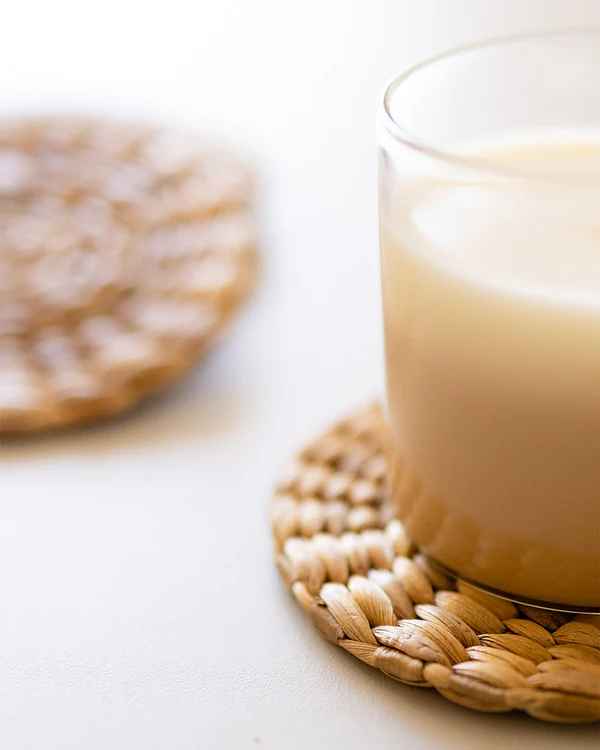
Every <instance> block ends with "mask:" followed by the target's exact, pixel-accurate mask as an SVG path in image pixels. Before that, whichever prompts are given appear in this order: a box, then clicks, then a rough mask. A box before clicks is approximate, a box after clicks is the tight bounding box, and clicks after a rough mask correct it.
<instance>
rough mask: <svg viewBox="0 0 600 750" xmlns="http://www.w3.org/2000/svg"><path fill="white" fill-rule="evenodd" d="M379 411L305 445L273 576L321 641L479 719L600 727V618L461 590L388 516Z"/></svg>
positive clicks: (282, 510) (282, 520) (276, 521)
mask: <svg viewBox="0 0 600 750" xmlns="http://www.w3.org/2000/svg"><path fill="white" fill-rule="evenodd" d="M386 443H387V430H386V424H385V422H384V419H383V416H382V412H381V410H380V409H379V407H377V406H373V407H371V408H368V409H365V410H363V411H360V412H358V413H356V414H354V415H353V416H351V417H350V418H348V419H345V420H343V421H341V422H338V423H337V424H335V425H334V426H333V427H332V428H331V429H329V430H328V431H327V432H326V433H325V434H323V435H321V436H320V437H319V438H317V439H316V440H314V441H313V442H311V443H310V444H309V445H307V446H306V447H305V448H304V449H303V450H302V451H301V452H300V453H299V455H298V456H297V457H296V459H295V460H294V462H293V464H292V466H291V467H290V469H289V471H288V472H287V473H286V475H285V476H284V477H283V479H282V480H281V482H280V483H279V485H278V486H277V489H276V493H275V496H274V499H273V504H272V530H273V537H274V542H275V554H276V560H277V566H278V568H279V570H280V572H281V575H282V577H283V579H284V581H285V583H286V585H287V586H288V587H289V588H290V589H291V591H292V594H293V596H294V598H295V599H296V601H297V602H298V604H299V605H300V606H301V607H302V609H303V610H304V611H305V612H306V613H307V614H308V615H309V616H310V617H311V618H312V620H313V622H314V624H315V625H316V627H317V628H318V630H319V631H320V632H321V634H322V635H323V637H324V638H326V639H327V640H328V641H330V642H331V643H333V644H336V645H338V646H340V647H341V648H343V649H344V650H345V651H347V652H348V653H349V654H351V655H352V656H355V657H356V658H357V659H360V660H361V661H362V662H364V663H366V664H368V665H369V666H371V667H375V668H376V669H379V670H380V671H382V672H383V673H384V674H386V675H387V676H388V677H391V678H392V679H394V680H396V681H398V682H402V683H406V684H407V685H413V686H416V687H433V688H435V689H436V690H437V691H438V692H439V693H441V695H443V696H444V697H445V698H447V699H448V700H450V701H453V702H455V703H458V704H459V705H461V706H465V707H467V708H471V709H475V710H478V711H490V712H504V711H511V710H513V709H519V710H522V711H525V712H527V713H528V714H530V715H531V716H534V717H536V718H538V719H543V720H546V721H554V722H563V723H578V722H592V721H598V720H600V618H596V619H594V617H593V616H591V615H578V616H576V617H572V616H569V615H565V614H562V613H560V614H558V613H554V612H549V611H546V610H542V609H535V608H530V607H525V606H519V607H517V606H515V605H513V604H511V603H510V602H508V601H506V600H503V599H499V598H496V597H493V596H491V595H489V594H486V593H483V592H481V591H479V590H478V589H475V588H473V587H472V586H470V585H469V584H467V583H465V582H463V581H460V580H458V581H454V580H451V579H450V578H448V577H447V576H446V575H445V574H443V573H441V572H439V571H438V570H437V569H436V568H434V567H432V566H431V564H430V563H429V562H428V560H427V558H426V557H424V556H423V555H422V554H419V552H418V551H417V550H416V549H415V547H414V546H413V545H412V544H411V542H410V540H409V539H408V537H407V535H406V532H405V530H404V527H403V526H402V524H401V523H400V522H399V521H398V520H395V519H394V518H393V517H392V511H391V508H390V503H389V499H388V488H387V477H386V461H385V449H386Z"/></svg>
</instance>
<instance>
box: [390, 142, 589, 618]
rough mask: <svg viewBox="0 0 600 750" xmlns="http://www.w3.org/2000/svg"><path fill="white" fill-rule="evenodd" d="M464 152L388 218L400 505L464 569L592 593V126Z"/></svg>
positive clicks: (542, 595) (564, 593)
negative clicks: (460, 173) (463, 166)
mask: <svg viewBox="0 0 600 750" xmlns="http://www.w3.org/2000/svg"><path fill="white" fill-rule="evenodd" d="M465 155H467V156H468V157H475V158H476V159H479V160H484V161H486V162H489V164H491V165H493V167H492V168H490V169H489V172H486V171H482V172H478V171H475V170H473V171H472V172H469V170H467V171H466V176H464V177H461V179H460V180H458V181H457V180H445V179H443V178H436V177H433V176H431V177H428V176H420V177H419V178H418V179H414V180H412V181H411V179H410V176H409V177H408V178H406V179H404V180H403V181H402V174H401V167H400V168H399V175H400V176H399V178H398V179H399V180H400V181H401V184H399V185H398V186H397V189H392V190H390V201H391V203H390V204H389V206H388V209H387V210H386V211H384V212H383V215H382V225H381V247H382V280H383V282H382V283H383V295H384V313H385V338H386V358H387V378H388V403H389V411H390V418H391V421H392V425H393V428H394V434H395V441H396V446H395V455H396V469H397V472H396V479H395V482H394V488H395V499H396V503H397V507H398V512H399V515H400V516H401V517H402V518H403V519H404V521H405V523H406V525H407V527H408V531H409V533H410V535H411V536H412V538H413V539H414V540H415V541H416V542H417V543H418V544H419V545H420V546H421V547H422V548H423V549H424V550H425V551H426V552H427V553H428V554H430V555H431V556H432V557H433V558H434V559H436V560H438V561H440V562H442V563H444V564H445V565H446V566H448V567H449V568H451V569H453V570H455V571H457V572H458V573H460V574H461V575H462V576H463V577H467V578H470V579H472V580H474V581H476V582H479V583H482V584H484V585H487V586H490V587H492V588H495V589H499V590H500V591H502V592H507V593H509V594H513V595H515V596H518V597H525V598H533V599H537V600H544V601H549V602H555V603H562V604H570V605H574V606H600V137H598V138H597V139H592V138H590V137H589V136H585V137H584V136H580V137H578V136H576V135H573V134H571V135H570V136H569V138H568V140H565V139H561V138H557V137H555V136H552V137H546V136H544V135H543V134H537V135H536V134H534V135H533V136H528V137H526V138H525V137H521V138H515V139H513V141H512V142H511V141H507V140H506V139H505V140H504V141H502V142H497V143H491V144H490V143H487V144H483V145H481V144H479V145H478V146H477V147H471V148H470V149H469V150H465ZM531 176H533V179H531Z"/></svg>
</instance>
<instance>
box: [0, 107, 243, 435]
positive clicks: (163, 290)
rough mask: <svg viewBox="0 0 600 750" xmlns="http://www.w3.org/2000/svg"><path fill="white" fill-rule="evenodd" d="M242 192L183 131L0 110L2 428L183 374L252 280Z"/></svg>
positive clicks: (147, 389) (67, 419)
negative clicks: (5, 115)
mask: <svg viewBox="0 0 600 750" xmlns="http://www.w3.org/2000/svg"><path fill="white" fill-rule="evenodd" d="M251 192H252V191H251V179H250V176H249V174H248V172H247V171H246V170H245V168H244V167H243V166H242V165H241V164H239V163H238V162H237V161H236V160H235V159H234V158H232V157H231V156H230V155H229V154H226V153H222V152H221V151H218V150H216V149H215V148H212V147H208V146H204V145H203V144H202V142H199V141H198V140H197V139H196V138H192V137H190V136H188V135H185V134H175V133H170V132H168V131H166V132H165V131H162V130H160V129H156V128H152V127H149V126H137V125H131V124H124V123H118V122H109V121H101V120H87V119H80V118H64V117H62V118H56V117H55V118H44V119H19V120H11V121H5V122H0V238H1V243H2V247H1V254H0V433H7V432H15V431H16V432H23V431H35V430H42V429H46V428H50V427H57V426H61V425H66V424H71V423H76V422H85V421H91V420H94V419H96V418H99V417H105V416H108V415H111V414H115V413H117V412H120V411H122V410H124V409H126V408H128V407H130V406H132V405H134V404H135V403H137V402H138V401H139V400H140V399H142V398H143V397H144V396H146V395H148V394H150V393H153V392H155V391H156V390H158V389H160V388H162V387H163V386H165V385H166V384H167V383H169V382H171V381H173V380H175V379H177V378H178V377H179V376H180V375H182V374H183V373H184V372H185V371H186V370H187V369H188V368H189V367H190V366H191V365H192V364H193V363H194V362H195V361H196V360H197V358H198V357H199V356H200V355H201V354H202V352H203V351H204V350H205V349H206V347H207V345H208V344H209V343H210V342H211V341H212V340H213V339H214V337H215V335H216V334H218V333H219V332H220V331H221V329H222V327H223V324H224V323H225V322H226V321H227V319H228V318H229V316H230V314H231V313H232V311H233V310H234V309H235V308H236V306H237V305H238V303H239V302H240V301H241V299H242V298H243V297H244V296H245V295H246V293H247V291H248V289H249V287H250V285H251V283H252V280H253V276H254V267H255V234H254V225H253V221H252V213H251Z"/></svg>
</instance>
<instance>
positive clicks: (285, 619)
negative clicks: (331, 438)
mask: <svg viewBox="0 0 600 750" xmlns="http://www.w3.org/2000/svg"><path fill="white" fill-rule="evenodd" d="M593 23H598V24H600V3H597V2H594V1H593V0H589V2H583V1H581V0H527V1H526V2H524V1H523V0H471V1H468V0H446V1H445V2H444V1H441V0H440V1H439V2H435V1H433V0H412V1H411V2H408V1H405V2H401V1H397V2H389V3H388V2H377V1H375V0H368V1H367V0H363V2H350V1H349V0H305V2H301V3H300V2H292V0H279V2H278V1H277V0H272V2H266V1H265V0H248V1H246V2H244V0H237V1H236V0H211V1H210V2H204V1H202V0H196V2H190V3H182V2H178V1H177V0H171V2H151V1H150V0H147V2H144V3H134V2H125V1H124V0H122V1H121V2H109V1H108V0H104V2H97V3H89V2H88V3H86V2H78V3H72V4H70V3H65V2H56V0H55V1H54V2H46V3H39V2H38V3H33V2H10V3H7V4H5V7H3V9H2V20H1V25H0V59H1V60H2V65H0V101H4V98H3V97H5V99H6V101H11V102H13V101H14V100H15V99H17V100H18V101H19V102H20V103H21V104H24V105H27V106H32V105H33V106H36V107H43V106H47V105H48V104H52V103H56V102H59V103H62V104H64V105H67V106H70V107H71V108H75V109H97V108H103V109H108V110H111V111H115V112H119V113H123V112H129V111H134V112H135V111H141V112H143V113H150V114H152V113H154V114H157V115H158V116H163V117H166V118H170V119H171V120H173V121H175V122H184V121H185V122H188V123H191V124H194V125H197V126H199V127H203V128H209V129H212V130H217V131H218V132H222V133H224V134H225V135H227V136H228V137H230V138H231V139H233V140H234V142H236V143H237V144H238V145H239V146H240V147H241V148H243V149H245V150H246V151H247V152H248V153H249V154H251V155H252V157H253V158H254V160H255V162H256V164H257V166H258V169H259V172H260V175H261V179H262V208H261V210H262V215H263V216H262V231H263V246H262V250H263V255H264V269H263V275H262V279H261V285H260V289H259V291H258V293H257V295H256V296H255V299H254V302H253V303H252V304H251V305H250V306H249V307H247V308H246V309H245V311H244V314H243V315H242V316H241V317H240V318H239V320H238V321H237V324H236V325H235V326H234V328H233V329H232V331H231V332H230V336H229V337H228V338H227V339H226V340H225V341H224V342H223V343H222V345H221V346H220V347H219V348H218V349H217V350H216V351H215V352H214V354H213V355H212V356H211V357H210V359H209V360H208V361H206V362H205V363H204V365H203V366H201V367H200V368H199V369H198V370H197V372H196V373H195V374H194V375H193V376H192V377H191V378H190V379H188V380H187V381H186V383H185V384H184V385H182V386H181V387H179V388H177V389H176V390H175V391H174V392H173V393H172V394H171V396H170V397H169V398H166V399H164V400H160V401H158V402H156V403H154V404H152V405H150V406H148V407H147V408H144V409H143V410H140V411H138V412H137V413H135V414H134V415H132V416H130V417H128V418H126V419H122V420H118V421H116V422H113V423H111V424H110V425H107V426H104V427H100V428H97V429H94V430H88V431H80V432H74V433H71V434H65V435H60V436H54V437H49V438H43V439H38V440H34V441H30V442H22V443H19V444H11V445H3V446H2V447H1V448H0V462H1V473H0V489H1V493H0V592H1V596H0V602H1V610H0V741H1V743H2V745H3V747H6V748H10V750H24V749H25V748H35V749H36V750H37V749H38V748H40V749H43V750H46V749H48V748H49V749H51V750H53V749H54V748H56V749H59V748H60V750H63V749H64V750H66V749H67V748H68V749H70V748H84V749H85V750H100V748H111V749H112V750H121V749H123V750H125V749H127V750H137V749H138V748H139V749H140V750H154V749H155V748H161V749H163V748H164V749H165V750H167V749H169V750H192V749H195V750H200V749H201V748H202V749H205V750H212V749H213V748H246V747H247V748H253V747H264V748H275V749H277V750H279V749H282V750H291V749H292V748H302V750H308V749H311V748H337V747H340V748H344V750H351V749H352V748H364V747H372V748H395V747H405V748H461V749H462V748H471V747H473V748H475V747H477V748H505V747H507V746H511V745H512V746H515V747H517V746H525V745H526V746H527V747H528V748H529V750H535V749H536V748H544V749H546V748H558V747H569V748H574V747H590V748H591V747H593V746H594V747H597V737H598V734H597V732H598V729H597V728H591V729H590V728H588V729H573V728H563V727H551V726H547V725H543V724H540V723H536V722H534V721H533V720H527V719H525V718H522V717H518V716H500V717H491V718H490V717H485V716H481V715H478V714H474V713H471V712H467V711H464V710H462V709H459V708H458V707H455V706H451V705H449V704H447V703H446V702H445V701H443V700H442V699H440V698H439V697H438V696H436V695H435V694H433V693H432V692H428V691H418V690H412V689H409V688H404V687H402V686H399V685H396V684H394V683H393V682H391V681H389V680H387V679H385V678H384V677H382V676H380V675H378V674H377V673H375V672H374V671H372V670H369V669H368V668H366V667H362V666H361V665H359V664H358V663H357V662H355V661H354V660H352V659H351V658H350V657H347V656H346V655H345V654H343V653H342V652H341V650H336V649H334V648H332V647H330V646H328V645H327V644H325V643H324V642H323V641H322V640H321V639H320V637H319V636H318V635H317V634H316V633H315V632H314V631H313V630H312V627H311V626H310V625H309V623H307V622H306V621H305V620H304V618H303V617H302V616H301V614H300V613H299V612H298V611H297V608H296V607H295V606H294V605H293V603H292V601H291V599H290V598H289V596H288V595H287V594H286V593H285V591H284V590H283V587H282V585H281V584H280V582H279V580H278V578H277V576H276V574H275V572H274V570H273V568H272V565H271V550H270V539H269V532H268V528H267V518H266V509H267V503H268V497H269V492H270V485H271V482H272V479H273V477H274V475H275V473H276V471H277V469H278V468H279V467H280V466H281V465H282V463H283V462H284V461H285V459H286V458H287V456H288V455H289V454H290V452H291V451H292V450H293V449H294V447H296V446H297V445H298V443H299V442H300V441H301V440H302V439H304V438H306V437H309V436H310V435H311V434H312V433H313V432H315V431H316V430H318V429H319V428H320V427H321V426H323V425H325V424H326V423H327V422H328V421H329V420H330V419H331V418H332V417H334V416H336V415H338V414H340V413H343V412H344V411H346V410H347V409H349V408H351V407H352V406H354V405H356V404H360V403H362V402H364V401H365V400H368V399H370V398H372V397H373V396H377V395H378V394H379V393H380V392H381V383H382V358H381V337H380V316H379V300H378V293H379V290H378V281H377V243H376V218H375V217H376V194H375V137H374V116H375V109H376V106H377V100H378V96H379V94H380V92H381V89H382V87H383V84H384V82H385V80H386V79H388V78H389V77H390V76H391V75H392V74H393V73H395V72H397V71H398V70H400V69H401V68H403V67H404V66H406V65H407V64H410V63H412V62H414V61H416V60H417V59H420V58H423V57H425V56H428V55H430V54H431V53H433V52H437V51H440V50H442V49H443V48H445V47H448V46H453V45H456V44H459V43H462V42H467V41H472V40H474V39H477V38H479V37H481V36H490V35H497V34H502V33H507V32H514V31H524V30H528V29H540V28H553V27H557V26H565V25H568V26H574V25H590V24H593ZM457 106H460V103H459V102H457Z"/></svg>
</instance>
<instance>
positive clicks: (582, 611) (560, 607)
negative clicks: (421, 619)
mask: <svg viewBox="0 0 600 750" xmlns="http://www.w3.org/2000/svg"><path fill="white" fill-rule="evenodd" d="M425 556H426V557H427V559H428V560H429V562H430V563H431V564H432V565H433V566H434V567H435V568H437V569H438V570H440V571H441V572H442V573H444V574H445V575H447V576H449V577H450V578H460V579H461V580H462V581H465V582H466V583H468V584H469V585H470V586H473V588H476V589H478V590H479V591H482V592H483V593H484V594H489V595H490V596H496V597H498V599H505V600H506V601H509V602H512V603H513V604H523V605H525V606H527V607H535V608H536V609H546V610H549V611H550V612H563V613H566V614H573V615H598V616H599V617H600V605H599V606H597V607H581V606H571V605H568V604H554V603H552V602H543V601H539V600H537V599H528V598H527V597H524V596H518V595H514V594H507V593H505V592H503V591H498V589H494V588H491V587H490V586H484V585H483V584H481V583H478V582H477V581H473V580H472V579H471V578H466V577H465V576H460V575H458V574H457V573H455V572H454V571H453V570H451V569H450V568H447V567H446V566H445V565H442V563H440V562H438V561H437V560H435V559H434V558H433V557H430V556H429V555H425Z"/></svg>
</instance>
